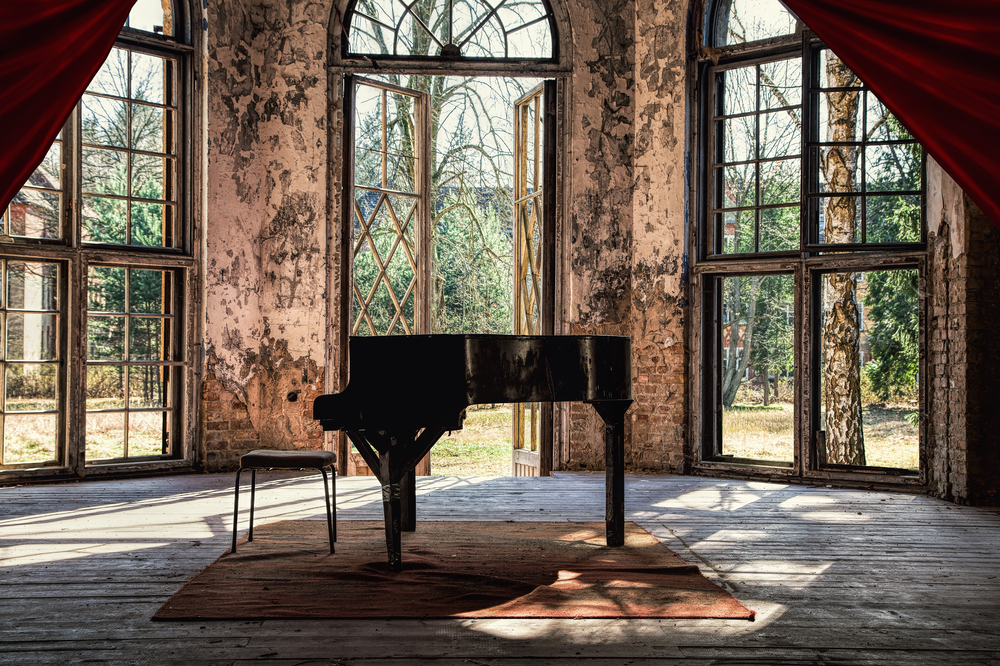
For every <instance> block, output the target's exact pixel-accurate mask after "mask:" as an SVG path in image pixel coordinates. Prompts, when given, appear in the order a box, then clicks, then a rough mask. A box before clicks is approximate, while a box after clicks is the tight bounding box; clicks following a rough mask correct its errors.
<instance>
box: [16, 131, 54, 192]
mask: <svg viewBox="0 0 1000 666" xmlns="http://www.w3.org/2000/svg"><path fill="white" fill-rule="evenodd" d="M61 182H62V142H61V141H55V142H53V143H52V145H51V146H49V150H48V152H47V153H45V157H44V158H42V163H41V164H39V165H38V168H37V169H35V172H34V173H33V174H31V177H30V178H28V182H27V183H25V185H26V186H29V187H37V188H42V189H46V190H58V189H60V188H61V187H62V186H61V184H60V183H61Z"/></svg>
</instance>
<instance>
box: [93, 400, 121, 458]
mask: <svg viewBox="0 0 1000 666" xmlns="http://www.w3.org/2000/svg"><path fill="white" fill-rule="evenodd" d="M123 457H125V414H124V413H123V412H112V413H100V412H91V413H89V414H87V452H86V459H87V461H88V462H90V461H92V460H104V459H107V458H123Z"/></svg>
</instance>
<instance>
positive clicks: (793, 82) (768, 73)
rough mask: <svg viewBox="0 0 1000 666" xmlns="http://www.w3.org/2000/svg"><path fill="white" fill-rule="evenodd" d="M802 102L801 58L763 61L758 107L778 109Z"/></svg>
mask: <svg viewBox="0 0 1000 666" xmlns="http://www.w3.org/2000/svg"><path fill="white" fill-rule="evenodd" d="M801 103H802V59H801V58H792V59H791V60H779V61H777V62H765V63H762V64H761V66H760V108H761V109H780V108H782V107H788V106H798V105H799V104H801Z"/></svg>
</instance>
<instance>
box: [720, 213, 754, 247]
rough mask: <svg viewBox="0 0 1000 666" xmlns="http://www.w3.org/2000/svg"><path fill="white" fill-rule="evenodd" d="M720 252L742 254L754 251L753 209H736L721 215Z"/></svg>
mask: <svg viewBox="0 0 1000 666" xmlns="http://www.w3.org/2000/svg"><path fill="white" fill-rule="evenodd" d="M722 222H723V228H722V239H723V242H722V252H723V253H724V254H743V253H747V252H753V251H754V211H752V210H738V211H732V212H727V213H724V214H723V216H722Z"/></svg>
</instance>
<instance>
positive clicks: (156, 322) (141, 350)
mask: <svg viewBox="0 0 1000 666" xmlns="http://www.w3.org/2000/svg"><path fill="white" fill-rule="evenodd" d="M164 325H165V322H164V320H163V319H153V318H150V317H132V318H131V321H130V324H129V341H128V344H129V347H128V354H129V360H130V361H163V360H166V359H165V358H164V356H165V354H164V352H165V350H164V348H163V329H164Z"/></svg>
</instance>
